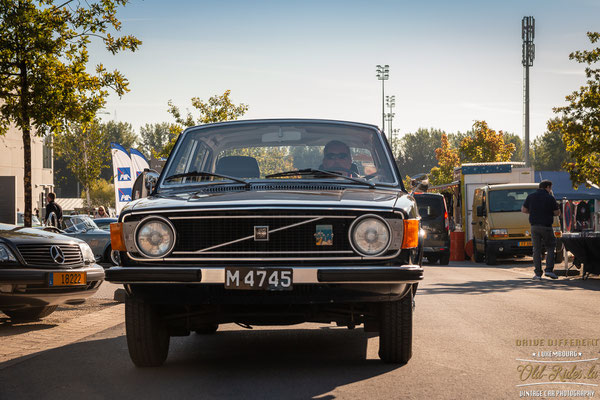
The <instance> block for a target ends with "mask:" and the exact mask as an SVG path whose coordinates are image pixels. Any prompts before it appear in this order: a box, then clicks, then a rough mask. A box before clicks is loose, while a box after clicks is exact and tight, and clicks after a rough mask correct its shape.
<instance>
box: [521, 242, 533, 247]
mask: <svg viewBox="0 0 600 400" xmlns="http://www.w3.org/2000/svg"><path fill="white" fill-rule="evenodd" d="M528 246H531V242H519V247H528Z"/></svg>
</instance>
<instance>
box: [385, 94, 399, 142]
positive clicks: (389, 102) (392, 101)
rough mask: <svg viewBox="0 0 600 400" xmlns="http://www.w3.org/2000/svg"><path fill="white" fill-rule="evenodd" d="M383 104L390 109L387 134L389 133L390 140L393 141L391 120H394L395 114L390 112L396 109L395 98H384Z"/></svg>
mask: <svg viewBox="0 0 600 400" xmlns="http://www.w3.org/2000/svg"><path fill="white" fill-rule="evenodd" d="M385 102H386V104H387V106H388V107H389V108H390V112H389V115H391V117H390V119H389V125H388V126H389V132H390V137H391V139H394V131H393V130H392V119H393V118H394V116H395V114H394V113H393V112H392V108H394V107H396V96H385Z"/></svg>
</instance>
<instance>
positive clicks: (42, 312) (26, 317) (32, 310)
mask: <svg viewBox="0 0 600 400" xmlns="http://www.w3.org/2000/svg"><path fill="white" fill-rule="evenodd" d="M57 307H58V306H57V305H54V306H42V307H29V308H24V309H21V310H2V312H3V313H4V314H6V315H8V316H9V317H10V319H11V320H12V321H13V322H30V321H37V320H38V319H40V318H43V317H47V316H48V315H50V314H52V313H53V312H54V311H55V310H56V308H57Z"/></svg>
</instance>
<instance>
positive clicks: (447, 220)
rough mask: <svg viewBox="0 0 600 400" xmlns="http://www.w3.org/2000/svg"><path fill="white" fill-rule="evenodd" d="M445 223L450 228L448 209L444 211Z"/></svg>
mask: <svg viewBox="0 0 600 400" xmlns="http://www.w3.org/2000/svg"><path fill="white" fill-rule="evenodd" d="M444 225H445V227H446V230H448V229H450V220H449V219H448V211H445V212H444Z"/></svg>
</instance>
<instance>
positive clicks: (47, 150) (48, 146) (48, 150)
mask: <svg viewBox="0 0 600 400" xmlns="http://www.w3.org/2000/svg"><path fill="white" fill-rule="evenodd" d="M43 149H44V150H43V159H44V160H43V167H44V168H52V136H46V137H45V138H44V148H43Z"/></svg>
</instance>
